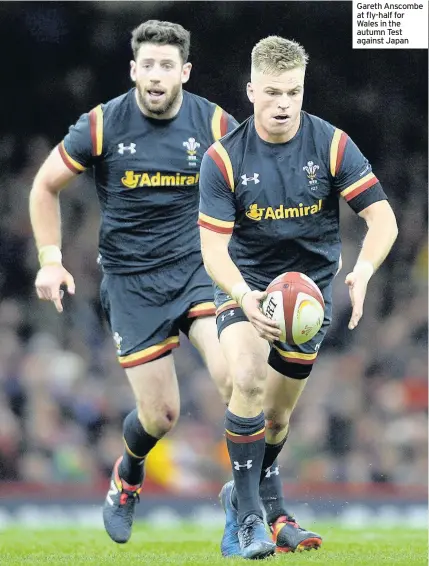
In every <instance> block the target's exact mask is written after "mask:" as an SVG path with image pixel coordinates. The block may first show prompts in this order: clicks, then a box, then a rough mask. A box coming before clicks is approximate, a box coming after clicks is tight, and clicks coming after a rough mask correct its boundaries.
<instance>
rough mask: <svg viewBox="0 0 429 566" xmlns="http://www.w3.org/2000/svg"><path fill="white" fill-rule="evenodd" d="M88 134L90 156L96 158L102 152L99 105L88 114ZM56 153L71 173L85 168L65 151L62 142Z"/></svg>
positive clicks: (101, 120)
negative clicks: (58, 153)
mask: <svg viewBox="0 0 429 566" xmlns="http://www.w3.org/2000/svg"><path fill="white" fill-rule="evenodd" d="M88 119H89V132H90V136H91V148H92V151H91V153H92V155H93V156H94V157H98V156H99V155H101V152H102V151H103V109H102V108H101V104H99V105H98V106H96V107H95V108H93V109H92V110H91V111H90V112H89V114H88ZM58 151H59V152H60V155H61V157H62V160H63V161H64V163H65V165H66V166H67V167H68V168H69V169H70V171H73V173H82V171H85V169H86V167H85V166H84V165H82V164H81V163H79V162H78V161H76V159H74V158H73V157H72V156H71V155H70V154H69V153H68V152H67V150H66V148H65V145H64V141H62V142H61V143H60V144H59V145H58Z"/></svg>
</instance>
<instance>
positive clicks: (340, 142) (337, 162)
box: [329, 128, 348, 177]
mask: <svg viewBox="0 0 429 566" xmlns="http://www.w3.org/2000/svg"><path fill="white" fill-rule="evenodd" d="M347 140H348V135H347V134H346V133H344V132H343V131H341V130H339V129H338V128H336V129H335V132H334V136H333V138H332V141H331V152H330V156H329V165H330V170H331V175H332V177H336V175H337V173H338V171H339V170H340V167H341V162H342V161H343V155H344V150H345V148H346V143H347Z"/></svg>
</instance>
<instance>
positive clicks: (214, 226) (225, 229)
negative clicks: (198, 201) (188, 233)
mask: <svg viewBox="0 0 429 566" xmlns="http://www.w3.org/2000/svg"><path fill="white" fill-rule="evenodd" d="M198 226H202V227H203V228H208V229H209V230H212V231H213V232H219V234H232V232H233V230H234V222H228V221H227V220H218V219H217V218H213V216H209V215H208V214H204V213H203V212H200V214H199V216H198Z"/></svg>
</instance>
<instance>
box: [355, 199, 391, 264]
mask: <svg viewBox="0 0 429 566" xmlns="http://www.w3.org/2000/svg"><path fill="white" fill-rule="evenodd" d="M365 220H366V222H367V226H368V232H367V233H366V235H365V238H364V241H363V244H362V249H361V252H360V254H359V257H358V260H357V261H358V262H369V263H370V264H372V266H373V267H374V271H376V270H377V269H378V268H379V267H380V265H381V264H382V263H383V261H384V260H385V259H386V257H387V255H388V253H389V252H390V250H391V248H392V246H393V244H394V242H395V240H396V237H397V235H398V227H397V224H396V219H395V215H394V213H393V211H392V209H391V208H390V207H385V209H384V210H381V211H380V212H379V213H378V214H376V215H374V216H372V215H369V216H368V217H367V218H365Z"/></svg>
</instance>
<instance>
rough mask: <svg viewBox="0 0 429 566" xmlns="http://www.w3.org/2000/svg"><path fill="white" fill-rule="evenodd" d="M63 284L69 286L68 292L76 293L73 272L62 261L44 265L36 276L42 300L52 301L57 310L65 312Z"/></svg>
mask: <svg viewBox="0 0 429 566" xmlns="http://www.w3.org/2000/svg"><path fill="white" fill-rule="evenodd" d="M63 284H65V285H66V286H67V291H68V293H69V294H70V295H74V292H75V284H74V279H73V276H72V274H71V273H69V272H68V271H67V269H65V268H64V267H63V265H62V264H61V263H55V264H49V265H44V266H43V267H41V268H40V269H39V271H38V273H37V277H36V282H35V286H36V291H37V296H38V297H39V299H42V301H52V302H53V303H54V305H55V308H56V309H57V311H58V312H63V305H62V303H61V299H62V298H63V296H64V291H62V290H61V285H63Z"/></svg>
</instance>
